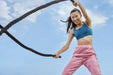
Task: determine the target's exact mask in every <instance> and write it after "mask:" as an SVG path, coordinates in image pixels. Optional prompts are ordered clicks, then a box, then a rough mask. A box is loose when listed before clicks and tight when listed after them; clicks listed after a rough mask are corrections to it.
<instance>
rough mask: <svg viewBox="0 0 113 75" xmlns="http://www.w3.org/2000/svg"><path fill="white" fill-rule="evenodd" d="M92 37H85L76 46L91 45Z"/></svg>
mask: <svg viewBox="0 0 113 75" xmlns="http://www.w3.org/2000/svg"><path fill="white" fill-rule="evenodd" d="M92 39H93V37H92V35H88V36H85V37H83V38H81V39H79V40H78V45H92Z"/></svg>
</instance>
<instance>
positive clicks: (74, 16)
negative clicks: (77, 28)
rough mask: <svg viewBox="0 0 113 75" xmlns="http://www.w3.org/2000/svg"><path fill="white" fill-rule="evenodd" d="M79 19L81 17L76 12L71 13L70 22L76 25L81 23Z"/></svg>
mask: <svg viewBox="0 0 113 75" xmlns="http://www.w3.org/2000/svg"><path fill="white" fill-rule="evenodd" d="M81 17H82V15H81V14H80V13H79V12H78V11H75V12H72V13H71V20H72V22H73V23H75V24H76V25H78V24H80V23H81Z"/></svg>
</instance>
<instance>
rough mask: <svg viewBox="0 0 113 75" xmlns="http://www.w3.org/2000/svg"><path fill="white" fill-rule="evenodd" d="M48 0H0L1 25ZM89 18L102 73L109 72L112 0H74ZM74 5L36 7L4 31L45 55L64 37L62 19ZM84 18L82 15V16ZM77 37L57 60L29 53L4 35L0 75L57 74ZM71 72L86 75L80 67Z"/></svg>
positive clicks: (60, 44) (62, 42) (0, 47)
mask: <svg viewBox="0 0 113 75" xmlns="http://www.w3.org/2000/svg"><path fill="white" fill-rule="evenodd" d="M50 1H52V0H47V1H46V0H32V1H31V0H25V1H23V0H0V24H2V25H3V26H5V25H6V24H7V23H9V22H10V21H12V20H13V19H15V18H17V17H19V16H21V15H22V14H24V13H25V12H27V11H29V10H31V9H33V8H35V7H37V6H40V5H42V4H45V3H47V2H50ZM78 1H79V2H80V3H81V4H82V5H83V6H84V8H85V9H86V11H87V13H88V15H89V16H90V18H91V19H92V27H93V46H94V48H95V51H96V54H97V58H98V62H99V65H100V69H101V72H102V75H113V72H112V69H113V60H112V58H113V54H112V53H113V47H112V46H113V44H112V42H113V21H112V20H113V10H112V8H113V0H98V1H95V0H93V1H92V0H78ZM73 8H74V6H73V5H72V4H71V2H70V1H67V2H62V3H58V4H55V5H52V6H50V7H47V8H45V9H43V10H40V11H38V12H36V13H34V14H32V15H30V16H29V17H27V18H26V19H24V20H22V21H20V22H19V23H17V24H15V25H14V26H12V27H11V28H10V29H9V30H8V31H9V32H10V33H11V34H12V35H14V36H15V37H16V38H17V39H19V40H20V41H21V42H22V43H23V44H25V45H27V46H29V47H31V48H33V49H35V50H37V51H39V52H42V53H47V54H50V53H51V54H54V53H56V52H57V51H58V50H60V49H61V48H62V47H63V46H64V45H65V43H66V41H67V39H68V34H66V24H64V23H62V22H60V20H66V19H67V17H68V16H69V13H70V11H71V10H72V9H73ZM83 20H84V18H83ZM76 46H77V40H76V39H75V38H74V39H73V41H72V43H71V45H70V48H69V49H68V50H67V51H66V52H64V53H62V54H61V56H62V58H61V59H54V58H51V57H49V58H48V57H42V56H39V55H36V54H34V53H32V52H29V51H27V50H25V49H23V48H22V47H20V46H19V45H17V44H16V43H15V42H14V41H13V40H11V39H10V38H9V37H8V36H7V35H6V34H3V35H2V36H0V75H61V73H62V71H63V69H64V67H65V66H66V65H67V63H68V62H69V60H70V59H71V57H72V53H73V52H74V49H75V47H76ZM74 75H90V73H89V71H88V70H87V68H85V67H84V66H81V67H80V68H79V69H78V70H77V71H76V72H75V73H74Z"/></svg>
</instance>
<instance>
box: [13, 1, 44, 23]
mask: <svg viewBox="0 0 113 75" xmlns="http://www.w3.org/2000/svg"><path fill="white" fill-rule="evenodd" d="M43 3H44V0H32V1H31V0H27V1H23V2H18V3H15V4H14V5H13V10H14V12H13V14H12V16H13V17H18V16H19V15H23V14H24V13H26V12H28V11H30V10H32V9H33V8H35V7H37V6H39V5H41V4H43ZM40 14H41V11H38V12H36V13H34V14H32V15H30V16H28V17H27V19H26V20H28V21H30V22H32V23H33V22H36V18H37V16H38V15H40Z"/></svg>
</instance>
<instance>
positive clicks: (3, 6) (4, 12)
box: [0, 0, 11, 20]
mask: <svg viewBox="0 0 113 75" xmlns="http://www.w3.org/2000/svg"><path fill="white" fill-rule="evenodd" d="M9 14H10V7H9V6H7V3H6V2H5V1H2V0H1V1H0V18H3V19H6V20H9V19H11V16H10V15H9Z"/></svg>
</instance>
